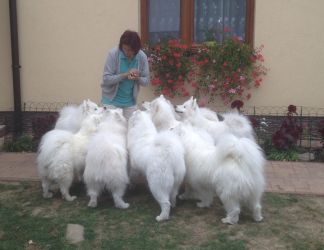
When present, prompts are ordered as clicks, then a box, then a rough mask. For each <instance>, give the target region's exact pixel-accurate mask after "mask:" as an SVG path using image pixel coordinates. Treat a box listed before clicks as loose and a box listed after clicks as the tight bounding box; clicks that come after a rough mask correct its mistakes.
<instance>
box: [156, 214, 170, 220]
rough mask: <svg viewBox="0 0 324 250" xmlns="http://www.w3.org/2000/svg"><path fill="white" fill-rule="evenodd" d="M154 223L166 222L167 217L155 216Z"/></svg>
mask: <svg viewBox="0 0 324 250" xmlns="http://www.w3.org/2000/svg"><path fill="white" fill-rule="evenodd" d="M155 219H156V221H158V222H160V221H164V220H168V219H169V216H161V215H159V216H156V218H155Z"/></svg>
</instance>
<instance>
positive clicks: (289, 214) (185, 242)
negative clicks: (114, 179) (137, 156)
mask: <svg viewBox="0 0 324 250" xmlns="http://www.w3.org/2000/svg"><path fill="white" fill-rule="evenodd" d="M71 193H72V194H77V195H78V199H77V200H75V201H73V202H66V201H64V200H62V199H61V197H60V195H59V194H57V195H55V197H54V198H53V199H48V200H46V199H43V198H42V196H41V188H40V184H39V183H1V184H0V249H5V250H7V249H55V250H56V249H87V250H88V249H91V250H92V249H132V250H133V249H216V250H217V249H226V250H230V249H261V250H262V249H305V250H306V249H307V250H309V249H324V237H323V235H324V197H311V196H297V195H279V194H271V193H267V194H265V196H264V199H263V207H264V208H263V213H264V217H265V219H264V221H263V222H261V223H255V222H253V221H252V218H251V216H250V213H249V212H248V211H246V210H244V209H243V211H242V214H241V219H240V222H239V224H238V225H234V226H229V225H223V224H222V223H221V222H220V219H221V218H222V217H223V216H224V210H223V208H222V206H221V204H220V202H219V201H218V200H217V199H215V202H214V204H213V206H212V207H211V208H208V209H200V208H197V207H196V206H195V202H194V201H179V202H178V204H177V207H176V208H174V209H172V211H171V219H170V220H169V221H165V222H162V223H157V222H156V221H155V217H156V215H158V214H159V212H160V210H159V206H158V204H157V203H156V202H155V201H154V199H153V198H152V196H151V195H150V193H149V192H148V191H147V189H146V188H145V187H144V186H138V187H136V188H135V189H133V190H131V191H129V192H128V193H127V195H126V196H125V200H126V201H127V202H129V203H130V208H129V209H127V210H120V209H116V208H114V206H113V202H112V199H111V197H110V196H109V194H106V193H105V194H103V197H102V198H101V199H100V200H99V203H98V208H95V209H93V208H88V207H87V203H88V197H87V196H86V194H85V190H84V187H83V186H82V185H76V186H74V187H73V188H72V190H71ZM69 223H75V224H80V225H82V226H84V228H85V240H84V241H83V242H82V243H79V244H78V245H71V244H69V243H68V242H67V241H66V239H65V232H66V226H67V224H69ZM31 240H32V242H33V243H32V244H29V243H28V242H29V241H31Z"/></svg>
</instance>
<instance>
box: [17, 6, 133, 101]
mask: <svg viewBox="0 0 324 250" xmlns="http://www.w3.org/2000/svg"><path fill="white" fill-rule="evenodd" d="M138 8H139V5H138V1H134V0H123V1H113V0H96V1H88V0H55V1H52V0H41V1H40V0H28V1H25V0H19V1H18V13H19V32H20V47H21V51H20V53H21V64H22V70H21V77H22V99H23V101H39V102H55V101H63V102H66V101H69V102H80V101H81V100H83V99H85V98H90V99H92V100H94V101H96V102H99V101H100V99H99V97H100V91H101V90H100V81H101V75H102V70H103V65H104V62H105V59H106V55H107V52H108V50H109V49H110V48H112V47H114V46H117V44H118V42H119V37H120V35H121V33H122V32H123V31H124V30H125V29H128V28H129V29H134V30H138V27H139V19H138V16H139V15H138ZM126 13H127V14H126Z"/></svg>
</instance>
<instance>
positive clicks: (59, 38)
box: [0, 0, 324, 111]
mask: <svg viewBox="0 0 324 250" xmlns="http://www.w3.org/2000/svg"><path fill="white" fill-rule="evenodd" d="M7 2H8V1H0V4H1V5H0V14H1V15H0V18H1V20H0V21H1V22H0V32H1V34H5V35H4V36H3V35H1V36H0V39H1V41H0V42H1V46H0V53H1V54H0V55H1V57H0V63H1V64H0V81H1V82H0V84H1V85H0V86H1V91H0V111H1V110H2V111H3V110H12V109H13V97H12V90H11V89H12V82H11V69H10V65H11V58H10V32H9V14H8V6H7V5H8V3H7ZM139 2H140V1H139V0H138V1H134V0H123V1H113V0H96V1H95V2H94V1H88V0H64V1H63V0H56V1H52V0H42V1H40V0H28V1H26V0H17V3H18V26H19V27H18V28H19V36H20V41H19V43H20V59H21V66H22V68H21V90H22V101H23V102H28V101H33V102H50V103H51V102H80V101H81V100H83V99H85V98H90V99H92V100H93V101H96V102H100V97H101V90H100V83H101V75H102V70H103V65H104V62H105V59H106V55H107V52H108V50H109V49H110V48H112V47H114V46H116V45H117V44H118V40H119V37H120V35H121V33H122V32H123V31H124V30H125V29H133V30H136V31H139V27H140V16H139V7H140V5H139ZM255 7H256V8H255V11H256V13H255V42H254V44H255V46H260V45H261V44H264V46H265V48H264V50H263V54H264V56H265V60H266V61H265V63H266V66H267V67H268V68H270V71H269V72H268V74H267V76H265V80H264V83H263V84H262V86H261V87H260V88H259V89H258V90H253V91H252V99H251V100H249V101H248V102H247V103H246V105H256V106H287V105H289V104H294V105H303V106H313V107H324V98H323V93H324V84H323V79H324V70H323V68H324V46H323V44H324V33H323V32H321V31H322V30H323V28H322V25H323V23H324V16H323V11H324V1H322V0H312V2H311V4H310V3H308V2H307V1H305V0H271V1H269V0H256V6H255ZM2 55H4V56H2ZM152 98H154V96H153V90H152V87H149V88H142V91H141V93H140V96H139V101H142V100H150V99H152ZM182 100H183V99H177V100H174V102H175V103H179V102H181V101H182ZM218 105H220V103H217V104H216V105H214V106H218Z"/></svg>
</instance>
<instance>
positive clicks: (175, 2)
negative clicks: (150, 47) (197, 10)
mask: <svg viewBox="0 0 324 250" xmlns="http://www.w3.org/2000/svg"><path fill="white" fill-rule="evenodd" d="M179 35H180V0H150V1H149V39H150V42H153V43H156V42H160V41H161V40H164V39H169V38H179Z"/></svg>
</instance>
